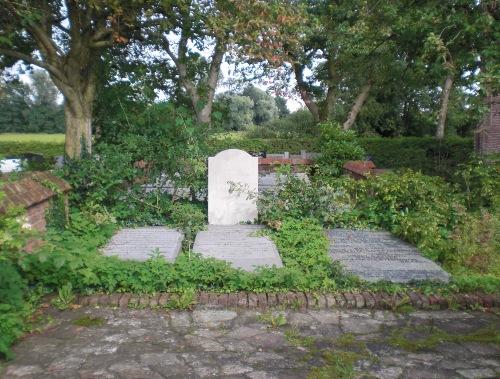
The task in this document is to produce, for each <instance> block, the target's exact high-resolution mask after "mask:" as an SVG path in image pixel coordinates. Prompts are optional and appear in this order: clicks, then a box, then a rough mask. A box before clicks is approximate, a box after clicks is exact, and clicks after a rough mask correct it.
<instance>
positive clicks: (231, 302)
mask: <svg viewBox="0 0 500 379" xmlns="http://www.w3.org/2000/svg"><path fill="white" fill-rule="evenodd" d="M227 305H228V307H237V306H238V294H237V293H230V294H229V295H228V296H227Z"/></svg>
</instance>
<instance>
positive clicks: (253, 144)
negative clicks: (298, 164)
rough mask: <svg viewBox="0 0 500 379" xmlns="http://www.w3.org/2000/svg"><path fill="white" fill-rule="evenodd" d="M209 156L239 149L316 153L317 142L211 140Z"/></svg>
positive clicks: (307, 140)
mask: <svg viewBox="0 0 500 379" xmlns="http://www.w3.org/2000/svg"><path fill="white" fill-rule="evenodd" d="M208 145H209V150H210V154H216V153H218V152H219V151H222V150H226V149H240V150H244V151H249V152H261V151H265V152H266V153H283V152H284V151H288V152H290V153H292V154H299V153H300V151H301V150H306V151H316V150H317V149H316V145H317V141H316V140H315V139H312V138H273V139H262V138H246V139H242V138H230V137H226V138H213V139H211V140H210V141H209V142H208Z"/></svg>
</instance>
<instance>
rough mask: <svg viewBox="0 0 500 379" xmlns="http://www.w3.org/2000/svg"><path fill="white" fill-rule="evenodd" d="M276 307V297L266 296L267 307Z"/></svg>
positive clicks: (273, 295) (270, 294) (274, 295)
mask: <svg viewBox="0 0 500 379" xmlns="http://www.w3.org/2000/svg"><path fill="white" fill-rule="evenodd" d="M277 305H278V296H277V295H276V294H275V293H268V294H267V306H268V307H276V306H277Z"/></svg>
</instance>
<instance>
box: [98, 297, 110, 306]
mask: <svg viewBox="0 0 500 379" xmlns="http://www.w3.org/2000/svg"><path fill="white" fill-rule="evenodd" d="M98 304H99V305H109V295H100V296H99V302H98Z"/></svg>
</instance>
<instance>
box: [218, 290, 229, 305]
mask: <svg viewBox="0 0 500 379" xmlns="http://www.w3.org/2000/svg"><path fill="white" fill-rule="evenodd" d="M217 304H218V305H220V306H221V307H227V306H228V294H227V293H219V294H217Z"/></svg>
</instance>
